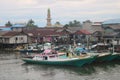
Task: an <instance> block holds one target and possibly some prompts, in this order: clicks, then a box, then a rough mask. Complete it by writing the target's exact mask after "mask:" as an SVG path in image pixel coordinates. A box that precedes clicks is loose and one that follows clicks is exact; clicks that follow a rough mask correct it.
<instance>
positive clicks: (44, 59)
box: [22, 51, 96, 67]
mask: <svg viewBox="0 0 120 80" xmlns="http://www.w3.org/2000/svg"><path fill="white" fill-rule="evenodd" d="M49 52H50V51H49ZM49 52H48V51H47V52H46V53H43V54H38V55H35V56H34V57H33V58H22V60H23V61H25V62H26V63H31V64H44V65H61V66H63V65H66V66H79V67H81V66H83V65H84V64H87V63H89V62H92V61H93V60H94V59H95V57H96V56H76V57H69V56H68V55H66V57H61V56H65V55H60V54H57V53H49Z"/></svg>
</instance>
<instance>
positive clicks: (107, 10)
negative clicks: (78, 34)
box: [0, 0, 120, 27]
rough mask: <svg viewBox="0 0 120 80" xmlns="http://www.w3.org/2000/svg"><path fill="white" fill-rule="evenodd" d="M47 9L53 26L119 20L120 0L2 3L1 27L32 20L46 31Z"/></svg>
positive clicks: (15, 0)
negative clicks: (71, 22) (7, 23)
mask: <svg viewBox="0 0 120 80" xmlns="http://www.w3.org/2000/svg"><path fill="white" fill-rule="evenodd" d="M48 8H50V11H51V18H52V24H54V23H55V22H57V21H59V22H60V23H61V24H63V25H64V24H67V23H69V21H73V20H78V21H80V22H81V23H82V22H83V21H85V20H91V21H93V22H103V21H105V20H109V19H117V18H120V0H0V25H1V26H4V24H5V23H6V22H8V21H11V22H12V23H13V24H14V23H25V22H27V21H28V20H30V19H32V20H34V21H35V24H36V25H38V26H39V27H45V26H46V22H47V21H46V19H47V9H48Z"/></svg>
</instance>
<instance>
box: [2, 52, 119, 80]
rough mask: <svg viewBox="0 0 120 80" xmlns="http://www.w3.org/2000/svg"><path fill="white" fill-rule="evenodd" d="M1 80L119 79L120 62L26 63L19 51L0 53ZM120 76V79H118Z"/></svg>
mask: <svg viewBox="0 0 120 80" xmlns="http://www.w3.org/2000/svg"><path fill="white" fill-rule="evenodd" d="M0 75H1V76H0V80H61V79H62V80H119V78H120V77H119V75H120V62H119V61H117V60H116V61H110V62H102V63H92V64H90V65H85V66H83V67H70V66H51V65H35V64H34V65H33V64H26V63H24V62H23V61H22V60H21V56H20V54H19V53H16V52H12V53H7V52H6V53H5V52H4V53H1V54H0ZM117 78H118V79H117Z"/></svg>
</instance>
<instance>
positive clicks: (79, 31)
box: [75, 29, 91, 35]
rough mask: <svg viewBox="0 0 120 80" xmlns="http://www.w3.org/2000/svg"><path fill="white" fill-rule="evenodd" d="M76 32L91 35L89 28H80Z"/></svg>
mask: <svg viewBox="0 0 120 80" xmlns="http://www.w3.org/2000/svg"><path fill="white" fill-rule="evenodd" d="M75 34H85V35H90V34H91V33H90V32H88V31H87V30H83V29H82V30H78V31H76V32H75Z"/></svg>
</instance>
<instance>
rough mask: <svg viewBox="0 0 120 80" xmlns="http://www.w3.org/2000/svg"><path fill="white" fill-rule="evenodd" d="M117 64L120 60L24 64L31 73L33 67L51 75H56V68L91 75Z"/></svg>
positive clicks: (71, 72)
mask: <svg viewBox="0 0 120 80" xmlns="http://www.w3.org/2000/svg"><path fill="white" fill-rule="evenodd" d="M116 65H120V64H119V61H111V62H103V63H94V64H91V65H85V66H83V67H73V66H72V67H70V66H51V65H36V64H34V65H33V64H27V63H25V64H22V66H23V67H24V68H25V70H26V72H27V73H29V72H30V71H31V70H32V69H33V70H34V71H48V72H49V73H50V74H51V75H54V74H55V73H54V70H58V71H62V72H68V73H70V74H77V75H91V74H93V73H94V74H95V73H96V70H97V69H98V68H101V69H103V70H104V71H107V70H110V69H111V68H114V67H115V66H116Z"/></svg>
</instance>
